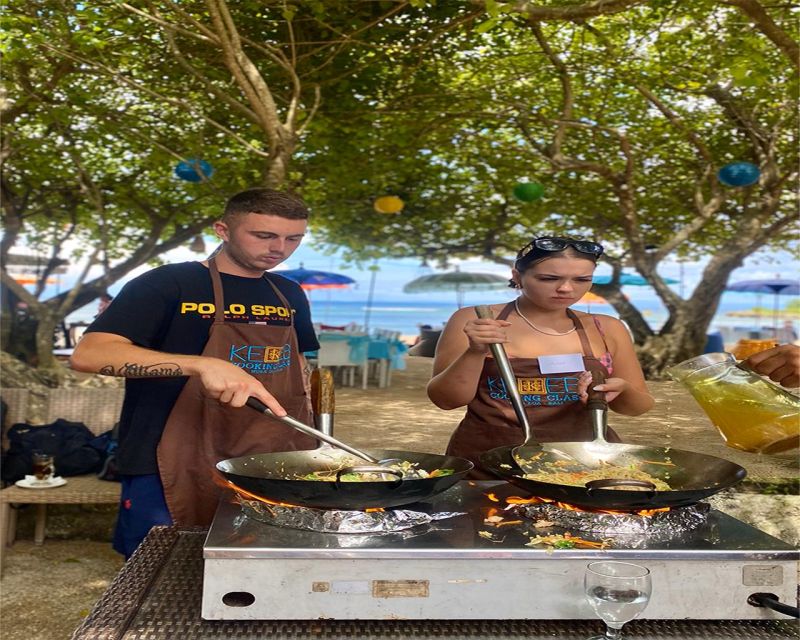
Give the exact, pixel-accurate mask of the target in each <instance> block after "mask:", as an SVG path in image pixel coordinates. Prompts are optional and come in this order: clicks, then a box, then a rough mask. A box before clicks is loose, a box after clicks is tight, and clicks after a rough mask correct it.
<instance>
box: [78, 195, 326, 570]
mask: <svg viewBox="0 0 800 640" xmlns="http://www.w3.org/2000/svg"><path fill="white" fill-rule="evenodd" d="M307 224H308V209H307V208H306V206H305V204H304V203H303V201H302V200H300V198H298V197H296V196H294V195H291V194H288V193H283V192H280V191H275V190H272V189H262V188H257V189H249V190H247V191H242V192H241V193H237V194H236V195H234V196H233V197H231V198H230V199H229V200H228V202H227V204H226V205H225V210H224V213H223V216H222V218H221V220H219V221H218V222H215V223H214V231H215V232H216V234H217V236H218V237H219V238H220V239H221V240H222V245H221V246H220V248H219V249H218V250H217V251H216V252H215V253H214V254H213V255H212V256H211V257H210V258H209V259H208V260H205V261H202V262H184V263H180V264H171V265H165V266H161V267H158V268H156V269H153V270H152V271H149V272H147V273H145V274H144V275H141V276H139V277H138V278H136V279H134V280H132V281H131V282H129V283H128V284H127V285H126V286H125V287H124V288H123V289H122V291H121V292H120V294H119V295H118V296H117V297H115V298H114V300H113V302H112V303H111V304H110V305H109V307H108V309H106V310H105V311H104V312H103V314H101V315H100V316H98V317H97V319H96V320H95V321H94V322H93V323H92V325H91V326H90V327H89V328H88V329H87V331H86V333H85V334H84V337H83V339H82V340H81V342H80V344H79V345H78V347H77V348H76V349H75V351H74V353H73V356H72V358H71V364H72V367H73V368H74V369H76V370H78V371H86V372H92V373H101V374H105V375H114V376H122V377H124V378H126V381H125V401H124V404H123V408H122V415H121V417H120V428H119V448H118V453H117V460H118V465H119V471H120V474H121V478H122V496H121V501H120V509H119V517H118V519H117V526H116V531H115V534H114V548H115V549H116V550H117V551H119V552H120V553H123V554H125V556H126V557H128V556H130V555H131V554H132V553H133V551H134V550H135V549H136V547H137V546H138V545H139V543H140V542H141V541H142V539H143V538H144V536H145V535H147V532H148V531H149V530H150V528H151V527H153V526H155V525H169V524H173V523H175V524H181V525H208V524H210V522H211V519H212V517H213V514H214V511H215V509H216V506H217V500H218V496H219V488H218V487H217V485H216V483H215V480H214V466H215V464H216V463H217V462H218V461H219V460H222V459H225V458H233V457H238V456H242V455H246V454H249V453H256V452H258V453H263V452H272V451H292V450H298V449H311V448H313V447H314V446H315V444H316V443H315V441H314V440H313V439H311V438H309V437H308V436H305V435H303V434H301V433H299V432H297V431H295V430H294V429H292V428H291V427H288V426H286V425H283V424H282V423H280V422H278V421H277V420H274V419H271V418H268V417H266V416H264V415H262V414H260V413H258V412H256V411H254V410H252V409H250V408H246V407H243V405H244V404H245V402H246V401H247V398H248V397H249V396H254V397H256V398H258V399H259V400H261V401H262V402H263V403H264V404H265V405H267V407H269V408H270V409H271V410H272V411H273V412H274V413H275V414H276V415H278V416H284V415H286V414H289V415H291V416H292V417H294V418H296V419H298V420H300V421H303V422H309V421H310V418H311V416H310V406H309V402H308V398H307V395H306V393H305V385H304V368H305V360H304V358H303V356H302V352H304V351H313V350H316V349H319V343H318V342H317V337H316V335H315V333H314V329H313V326H312V324H311V314H310V310H309V307H308V302H307V300H306V297H305V295H304V293H303V291H302V289H301V288H300V287H299V285H297V284H296V283H295V282H293V281H291V280H288V279H286V278H283V277H281V276H277V275H275V274H267V273H266V272H267V271H269V270H270V269H272V268H274V267H276V266H278V265H279V264H280V263H282V262H283V261H284V260H286V259H287V258H288V257H289V256H290V255H292V253H293V252H294V251H295V249H297V247H298V246H299V245H300V242H301V241H302V239H303V236H304V234H305V232H306V227H307Z"/></svg>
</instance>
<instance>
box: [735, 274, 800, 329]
mask: <svg viewBox="0 0 800 640" xmlns="http://www.w3.org/2000/svg"><path fill="white" fill-rule="evenodd" d="M725 290H726V291H738V292H739V293H771V294H772V295H773V298H774V302H773V306H772V328H773V329H774V330H775V331H776V333H777V331H778V296H796V295H800V281H797V280H782V279H780V278H775V279H773V280H743V281H742V282H732V283H730V284H728V286H727V287H725Z"/></svg>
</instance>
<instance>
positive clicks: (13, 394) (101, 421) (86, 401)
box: [0, 387, 124, 570]
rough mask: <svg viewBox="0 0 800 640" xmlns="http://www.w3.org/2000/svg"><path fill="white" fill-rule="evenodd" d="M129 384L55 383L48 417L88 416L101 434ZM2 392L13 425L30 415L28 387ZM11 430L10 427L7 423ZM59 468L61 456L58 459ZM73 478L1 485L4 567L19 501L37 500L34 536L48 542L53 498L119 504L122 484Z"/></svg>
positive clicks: (62, 501)
mask: <svg viewBox="0 0 800 640" xmlns="http://www.w3.org/2000/svg"><path fill="white" fill-rule="evenodd" d="M123 396H124V389H121V388H111V389H108V388H102V389H94V388H91V389H85V388H80V387H72V388H66V389H49V390H48V391H47V400H46V406H45V411H44V415H45V423H50V422H53V421H55V420H56V419H58V418H64V419H65V420H71V421H75V422H83V423H84V424H85V425H86V426H87V427H89V429H90V430H91V431H92V433H94V434H96V435H100V434H101V433H104V432H106V431H108V430H109V429H111V428H112V427H113V426H114V424H115V423H116V422H117V420H118V418H119V414H120V411H121V409H122V400H123ZM0 397H2V398H3V400H4V401H5V402H6V403H7V404H8V407H9V409H8V420H7V425H9V426H10V425H11V424H14V423H15V422H25V421H28V420H27V419H28V415H29V414H28V412H27V406H26V402H27V400H28V398H29V395H28V391H27V390H26V389H0ZM4 435H5V429H4ZM56 471H58V461H57V460H56ZM66 480H67V484H65V485H63V486H61V487H54V488H52V489H23V488H20V487H17V486H14V485H12V486H10V487H6V488H5V489H2V490H0V570H2V562H3V558H2V554H3V552H4V550H5V547H6V546H10V545H12V544H14V541H15V539H16V531H17V509H16V508H15V505H23V504H33V505H36V524H35V529H34V542H35V543H36V544H42V543H43V542H44V537H45V529H46V525H47V505H48V504H117V503H118V502H119V495H120V485H119V483H118V482H109V481H107V480H100V479H98V478H97V477H96V476H94V475H93V474H89V475H82V476H73V477H69V478H67V479H66Z"/></svg>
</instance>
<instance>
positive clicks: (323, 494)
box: [217, 369, 474, 509]
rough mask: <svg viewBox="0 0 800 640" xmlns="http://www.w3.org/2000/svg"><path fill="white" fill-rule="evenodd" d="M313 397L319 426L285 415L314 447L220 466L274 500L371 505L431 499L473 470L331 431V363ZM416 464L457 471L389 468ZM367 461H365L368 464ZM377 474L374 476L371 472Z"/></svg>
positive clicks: (464, 463) (317, 377) (318, 376)
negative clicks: (359, 477) (366, 445)
mask: <svg viewBox="0 0 800 640" xmlns="http://www.w3.org/2000/svg"><path fill="white" fill-rule="evenodd" d="M310 382H311V403H312V408H313V410H314V415H315V420H316V422H317V426H318V427H319V430H317V431H315V430H314V429H312V428H311V427H309V426H308V425H304V424H303V423H301V422H298V421H297V420H294V419H292V418H289V417H286V418H281V421H282V422H284V423H285V424H288V425H289V426H291V427H293V428H295V429H297V430H299V431H302V432H303V433H307V434H309V435H312V436H315V437H317V438H319V439H320V440H321V444H320V447H319V448H317V449H313V450H311V451H289V452H282V453H262V454H256V455H249V456H243V457H240V458H232V459H230V460H223V461H222V462H219V463H218V464H217V469H218V470H219V471H220V473H222V475H223V476H225V478H227V479H228V480H230V481H231V482H232V483H233V484H235V485H236V486H238V487H241V488H242V489H245V490H246V491H249V492H250V493H253V494H255V495H256V496H259V497H261V498H266V499H267V500H272V501H273V502H288V503H290V504H296V505H301V506H305V507H318V508H325V509H368V508H372V507H399V506H402V505H406V504H411V503H413V502H419V501H421V500H426V499H427V498H430V497H431V496H435V495H436V494H438V493H441V492H442V491H444V490H446V489H448V488H450V487H451V486H453V485H454V484H455V483H456V482H458V481H459V480H461V479H462V478H463V477H464V476H465V475H467V473H469V472H470V471H471V470H472V468H473V466H474V465H473V464H472V462H470V461H469V460H464V459H463V458H454V457H452V456H441V455H435V454H430V453H416V452H413V451H386V450H381V451H361V450H359V449H356V448H355V447H352V446H350V445H348V444H345V443H343V442H341V441H340V440H337V439H336V438H334V437H333V436H332V434H331V430H332V427H333V411H334V384H333V376H332V375H331V373H330V371H329V370H327V369H316V370H314V372H313V373H312V376H311V381H310ZM247 404H248V406H249V407H251V408H253V409H255V410H256V411H260V412H261V413H264V414H266V415H272V414H271V412H270V411H269V409H267V407H265V406H264V405H263V404H262V403H260V402H259V401H258V400H256V399H255V398H250V399H249V400H248V402H247ZM398 460H400V461H408V462H412V463H416V464H417V467H416V468H417V469H422V470H425V471H428V472H431V471H434V470H436V469H452V470H453V473H452V475H448V476H441V477H436V478H415V477H413V475H406V476H405V477H404V476H403V474H402V473H400V472H395V471H390V472H386V471H388V470H387V468H386V467H387V466H390V465H391V464H392V463H393V462H396V461H398ZM365 463H366V466H365ZM349 467H351V468H358V469H361V470H370V471H373V472H374V471H376V470H379V471H384V472H386V473H382V474H381V476H380V477H382V478H383V480H375V481H370V482H344V481H340V480H338V476H337V480H335V481H328V480H302V479H301V478H303V477H304V476H306V475H308V474H310V473H313V472H331V471H342V470H345V469H347V468H349ZM370 477H373V476H370Z"/></svg>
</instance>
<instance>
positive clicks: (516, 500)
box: [487, 494, 671, 517]
mask: <svg viewBox="0 0 800 640" xmlns="http://www.w3.org/2000/svg"><path fill="white" fill-rule="evenodd" d="M487 497H488V498H489V499H490V500H492V501H493V502H499V500H498V499H497V496H495V495H494V494H487ZM505 501H506V504H547V503H549V504H554V505H556V506H557V507H559V508H561V509H564V510H566V511H585V512H587V513H611V514H616V515H619V514H629V513H633V514H635V515H637V516H644V517H651V516H653V515H655V514H656V513H659V512H662V511H671V509H670V508H669V507H660V508H658V509H639V510H638V511H620V510H616V509H589V508H584V507H578V506H576V505H574V504H569V503H568V502H558V501H557V500H551V499H549V498H539V497H536V496H534V497H531V498H521V497H520V496H509V497H507V498H506V499H505Z"/></svg>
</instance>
